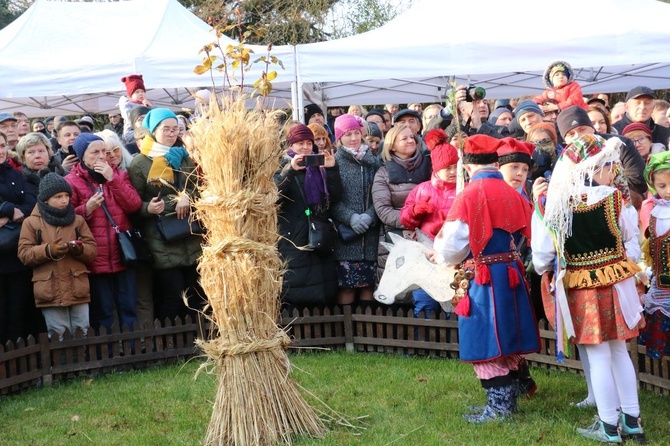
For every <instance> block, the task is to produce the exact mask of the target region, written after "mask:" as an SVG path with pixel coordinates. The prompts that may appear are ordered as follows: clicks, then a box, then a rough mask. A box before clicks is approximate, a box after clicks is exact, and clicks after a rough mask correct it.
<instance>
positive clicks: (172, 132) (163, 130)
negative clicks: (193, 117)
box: [161, 127, 179, 135]
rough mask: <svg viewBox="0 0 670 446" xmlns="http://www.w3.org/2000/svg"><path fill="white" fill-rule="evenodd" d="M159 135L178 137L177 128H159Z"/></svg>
mask: <svg viewBox="0 0 670 446" xmlns="http://www.w3.org/2000/svg"><path fill="white" fill-rule="evenodd" d="M161 133H163V134H165V135H178V134H179V127H175V128H172V129H171V128H168V127H163V128H161Z"/></svg>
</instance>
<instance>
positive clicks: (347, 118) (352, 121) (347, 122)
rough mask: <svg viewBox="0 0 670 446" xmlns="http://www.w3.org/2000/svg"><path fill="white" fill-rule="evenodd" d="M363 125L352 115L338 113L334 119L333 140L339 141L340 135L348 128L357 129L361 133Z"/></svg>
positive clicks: (348, 129)
mask: <svg viewBox="0 0 670 446" xmlns="http://www.w3.org/2000/svg"><path fill="white" fill-rule="evenodd" d="M362 128H363V127H362V126H361V123H360V122H359V121H358V119H356V116H354V115H349V114H346V115H340V116H338V117H337V119H335V141H336V142H337V141H339V140H340V138H341V137H342V135H344V134H345V133H347V132H348V131H350V130H358V131H360V132H361V133H362V130H361V129H362Z"/></svg>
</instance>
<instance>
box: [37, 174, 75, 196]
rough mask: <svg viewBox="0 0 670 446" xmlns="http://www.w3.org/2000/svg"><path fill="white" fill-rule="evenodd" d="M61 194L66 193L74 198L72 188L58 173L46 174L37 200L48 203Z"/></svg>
mask: <svg viewBox="0 0 670 446" xmlns="http://www.w3.org/2000/svg"><path fill="white" fill-rule="evenodd" d="M60 192H65V193H67V194H68V195H70V196H72V188H71V187H70V185H69V184H68V182H67V181H65V180H64V179H63V177H62V176H60V175H58V174H57V173H53V172H51V173H48V174H46V175H45V176H44V177H42V179H41V180H40V188H39V192H38V193H37V199H38V200H39V201H47V200H48V199H49V198H51V197H53V196H54V195H56V194H58V193H60Z"/></svg>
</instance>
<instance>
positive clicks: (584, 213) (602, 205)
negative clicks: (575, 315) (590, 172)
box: [564, 191, 639, 288]
mask: <svg viewBox="0 0 670 446" xmlns="http://www.w3.org/2000/svg"><path fill="white" fill-rule="evenodd" d="M621 206H622V200H621V192H619V191H616V192H614V193H613V194H611V195H609V196H607V197H606V198H604V199H602V200H600V201H599V202H597V203H595V204H592V205H587V204H585V203H581V204H579V205H578V207H577V209H575V210H574V211H573V213H572V234H573V235H571V236H570V237H568V238H567V239H566V240H565V260H566V263H567V267H566V270H567V271H566V274H565V279H564V282H565V286H566V288H596V287H603V286H609V285H613V284H615V283H617V282H621V281H622V280H624V279H627V278H629V277H632V276H634V275H635V273H636V272H637V271H639V267H638V266H637V265H636V264H635V262H633V261H631V260H628V259H627V258H626V251H625V248H624V244H623V239H622V236H621V229H620V228H619V215H620V214H621Z"/></svg>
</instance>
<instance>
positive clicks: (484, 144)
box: [463, 135, 502, 164]
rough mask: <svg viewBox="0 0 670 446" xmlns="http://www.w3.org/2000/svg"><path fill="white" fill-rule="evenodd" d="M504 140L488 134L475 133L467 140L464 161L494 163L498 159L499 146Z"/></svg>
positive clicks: (469, 162)
mask: <svg viewBox="0 0 670 446" xmlns="http://www.w3.org/2000/svg"><path fill="white" fill-rule="evenodd" d="M501 144H502V140H500V139H496V138H493V137H491V136H487V135H473V136H469V137H467V138H466V140H465V146H464V147H463V162H464V163H465V164H492V163H495V162H496V161H498V153H497V151H498V147H500V145H501Z"/></svg>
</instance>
